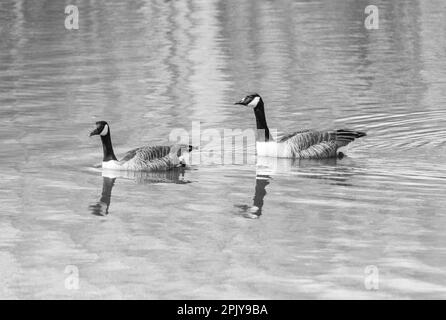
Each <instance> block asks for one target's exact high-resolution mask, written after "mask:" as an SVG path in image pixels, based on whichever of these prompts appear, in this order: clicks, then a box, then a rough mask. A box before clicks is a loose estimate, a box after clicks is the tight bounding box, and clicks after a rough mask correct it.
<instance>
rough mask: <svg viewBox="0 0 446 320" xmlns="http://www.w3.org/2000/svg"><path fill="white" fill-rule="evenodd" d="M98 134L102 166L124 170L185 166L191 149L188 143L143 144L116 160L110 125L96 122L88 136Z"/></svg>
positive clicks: (161, 169)
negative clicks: (101, 152) (101, 149)
mask: <svg viewBox="0 0 446 320" xmlns="http://www.w3.org/2000/svg"><path fill="white" fill-rule="evenodd" d="M93 135H99V136H100V137H101V141H102V148H103V159H102V168H103V169H108V170H125V171H166V170H171V169H173V168H177V167H181V166H185V161H184V157H185V155H186V154H187V152H189V151H191V150H192V147H191V146H188V145H179V144H178V145H172V146H145V147H140V148H136V149H133V150H130V151H128V152H127V153H126V154H125V155H124V157H123V158H122V159H121V160H118V159H117V158H116V156H115V153H114V151H113V146H112V143H111V135H110V127H109V125H108V123H107V122H105V121H99V122H96V129H95V130H93V131H92V132H91V133H90V136H93Z"/></svg>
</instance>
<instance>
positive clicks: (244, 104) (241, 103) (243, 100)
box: [234, 99, 246, 106]
mask: <svg viewBox="0 0 446 320" xmlns="http://www.w3.org/2000/svg"><path fill="white" fill-rule="evenodd" d="M234 104H240V105H242V106H246V103H245V99H242V100H240V101H238V102H236V103H234Z"/></svg>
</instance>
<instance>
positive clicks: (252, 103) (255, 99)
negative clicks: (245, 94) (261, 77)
mask: <svg viewBox="0 0 446 320" xmlns="http://www.w3.org/2000/svg"><path fill="white" fill-rule="evenodd" d="M259 100H260V98H259V97H255V98H254V99H252V101H251V102H250V103H249V104H248V106H250V107H253V108H255V107H256V106H257V103H259Z"/></svg>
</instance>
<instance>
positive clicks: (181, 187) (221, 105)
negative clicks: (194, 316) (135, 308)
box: [0, 0, 446, 299]
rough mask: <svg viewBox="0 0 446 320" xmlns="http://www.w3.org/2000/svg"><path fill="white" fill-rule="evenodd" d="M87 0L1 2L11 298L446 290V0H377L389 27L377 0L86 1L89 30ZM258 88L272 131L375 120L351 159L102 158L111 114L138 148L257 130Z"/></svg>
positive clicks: (3, 221) (5, 232) (368, 294)
mask: <svg viewBox="0 0 446 320" xmlns="http://www.w3.org/2000/svg"><path fill="white" fill-rule="evenodd" d="M67 4H69V3H68V2H66V1H57V2H56V1H25V0H3V1H1V3H0V145H1V153H0V179H1V184H0V297H1V298H8V299H16V298H32V299H42V298H57V299H60V298H69V299H80V298H112V299H121V298H150V299H157V298H164V299H173V298H180V299H181V298H205V299H207V298H208V299H221V298H247V299H260V298H267V299H277V298H283V299H296V298H317V299H324V298H340V299H344V298H354V299H362V298H368V299H377V298H396V299H407V298H409V299H410V298H443V299H444V298H446V272H445V270H446V235H445V232H444V230H445V227H446V210H445V208H446V152H445V151H446V37H445V32H446V19H445V18H446V2H445V1H443V0H429V1H428V0H419V1H416V0H414V1H403V0H400V1H384V0H382V1H380V0H378V1H374V4H375V5H377V6H378V8H379V29H378V30H367V29H366V28H365V27H364V19H365V17H366V15H365V14H364V8H365V7H366V6H367V5H368V4H369V3H368V1H356V0H355V1H354V0H346V1H340V0H337V1H311V0H310V1H285V0H284V1H254V0H251V1H223V0H220V1H217V0H206V1H204V0H202V1H161V0H159V1H158V0H156V1H155V0H154V1H142V0H137V1H132V2H131V3H130V2H127V1H105V0H102V1H76V4H77V5H78V7H79V29H78V30H67V29H66V28H65V26H64V20H65V16H66V15H65V13H64V10H65V5H67ZM250 92H258V93H260V94H261V95H262V96H263V98H264V101H265V104H266V113H267V117H268V123H269V125H270V127H272V128H277V129H279V130H281V131H285V132H286V131H293V130H299V129H301V128H320V129H324V128H344V127H345V128H351V129H356V130H364V131H367V133H368V136H367V137H365V138H362V139H359V140H357V141H355V142H354V143H352V144H351V145H350V146H349V150H348V157H346V158H343V159H341V160H326V161H308V160H307V161H292V160H286V159H285V160H275V161H274V160H272V159H257V160H256V159H255V157H254V163H247V164H238V165H230V164H229V165H228V164H226V165H209V164H203V165H196V166H193V167H192V168H191V169H190V170H184V171H176V172H170V173H151V174H131V173H128V174H121V175H119V176H116V175H115V176H114V175H113V174H107V173H102V172H101V170H100V169H97V168H95V166H96V165H97V164H98V163H99V162H100V161H101V156H102V154H101V153H102V150H101V146H100V141H99V139H97V138H96V139H95V138H91V139H90V138H88V133H89V132H90V131H91V130H92V129H94V122H95V121H98V120H107V121H109V123H110V125H111V130H112V132H113V142H114V145H115V151H116V152H117V154H119V155H122V154H123V153H124V152H125V151H127V150H130V149H131V148H134V147H138V146H142V145H145V144H163V143H167V142H168V136H169V134H170V132H171V130H172V129H173V128H184V129H186V130H190V129H191V126H192V122H193V121H195V122H200V125H201V128H202V129H213V128H215V129H218V130H223V129H225V128H228V129H235V128H241V129H245V128H252V127H254V126H255V119H254V115H253V113H252V111H250V110H248V109H245V108H241V107H239V106H234V105H233V103H234V102H235V101H236V100H239V99H240V98H242V97H243V96H244V95H246V94H247V93H250ZM252 156H253V155H250V157H252ZM256 161H257V162H258V165H257V166H256V163H255V162H256ZM262 161H263V162H262ZM253 205H256V206H257V207H260V208H261V210H260V211H259V212H258V213H257V214H252V213H250V211H251V206H253ZM77 274H78V278H76V275H77ZM76 279H78V283H77V280H76ZM77 284H78V286H76V285H77ZM76 288H77V289H76Z"/></svg>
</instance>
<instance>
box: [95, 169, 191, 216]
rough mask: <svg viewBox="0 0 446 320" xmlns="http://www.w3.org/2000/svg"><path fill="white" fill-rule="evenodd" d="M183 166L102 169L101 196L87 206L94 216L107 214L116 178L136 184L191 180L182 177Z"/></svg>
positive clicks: (187, 181)
mask: <svg viewBox="0 0 446 320" xmlns="http://www.w3.org/2000/svg"><path fill="white" fill-rule="evenodd" d="M184 172H185V169H184V168H177V169H174V170H169V171H160V172H136V171H135V172H132V171H128V172H127V171H113V170H103V171H102V194H101V198H100V199H99V201H98V202H96V203H95V204H91V205H90V206H89V209H90V212H91V214H93V215H96V216H106V215H108V212H109V208H110V202H111V195H112V189H113V186H114V185H115V181H116V179H118V178H120V179H128V180H133V181H135V182H136V183H138V184H157V183H175V184H187V183H190V182H191V181H189V180H185V179H184Z"/></svg>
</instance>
